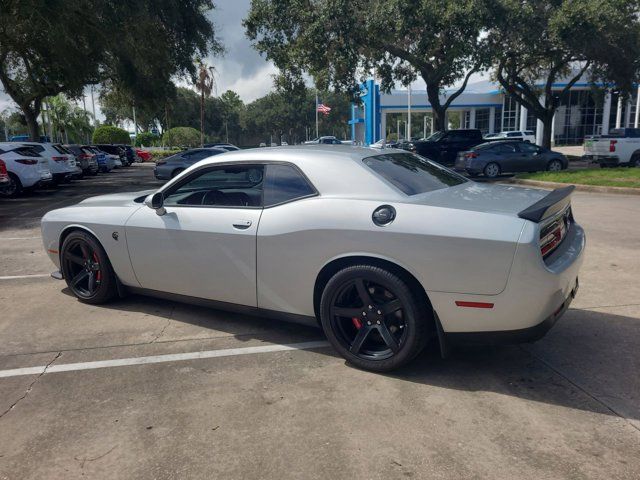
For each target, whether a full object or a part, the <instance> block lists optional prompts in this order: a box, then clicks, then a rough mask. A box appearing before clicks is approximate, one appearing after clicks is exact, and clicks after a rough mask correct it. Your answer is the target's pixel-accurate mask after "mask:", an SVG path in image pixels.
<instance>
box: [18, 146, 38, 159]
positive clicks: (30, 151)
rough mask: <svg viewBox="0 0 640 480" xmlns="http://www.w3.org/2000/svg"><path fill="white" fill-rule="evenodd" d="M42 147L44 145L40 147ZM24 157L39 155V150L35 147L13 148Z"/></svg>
mask: <svg viewBox="0 0 640 480" xmlns="http://www.w3.org/2000/svg"><path fill="white" fill-rule="evenodd" d="M40 148H42V147H40ZM12 151H13V152H16V153H17V154H19V155H22V156H23V157H39V156H40V155H39V154H38V150H37V149H35V148H33V147H19V148H14V149H13V150H12Z"/></svg>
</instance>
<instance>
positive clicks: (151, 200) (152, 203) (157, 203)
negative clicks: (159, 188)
mask: <svg viewBox="0 0 640 480" xmlns="http://www.w3.org/2000/svg"><path fill="white" fill-rule="evenodd" d="M144 204H145V205H146V206H147V207H149V208H152V209H153V210H155V211H156V213H157V214H158V215H164V214H165V213H167V211H166V210H165V208H164V206H163V205H164V195H163V194H162V192H156V193H152V194H151V195H148V196H147V198H145V199H144Z"/></svg>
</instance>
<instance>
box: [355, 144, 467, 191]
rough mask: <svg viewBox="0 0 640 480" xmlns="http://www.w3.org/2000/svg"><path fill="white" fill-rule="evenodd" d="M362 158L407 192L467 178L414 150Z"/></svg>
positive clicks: (440, 187) (438, 186)
mask: <svg viewBox="0 0 640 480" xmlns="http://www.w3.org/2000/svg"><path fill="white" fill-rule="evenodd" d="M362 161H363V162H364V164H365V165H366V166H367V167H369V168H370V169H371V170H373V171H374V172H375V173H376V174H378V175H379V176H381V177H382V178H384V179H385V180H386V181H388V182H389V183H391V184H392V185H393V186H394V187H396V188H397V189H398V190H400V191H401V192H402V193H404V194H405V195H418V194H420V193H425V192H431V191H433V190H440V189H442V188H447V187H453V186H455V185H460V184H461V183H465V182H467V181H468V180H467V179H466V178H464V177H463V176H461V175H458V174H457V173H454V172H452V171H451V170H448V169H446V168H444V167H442V166H440V165H438V164H436V163H433V162H431V161H429V160H426V159H424V158H422V157H419V156H418V155H414V154H412V153H388V154H385V155H376V156H375V157H367V158H365V159H363V160H362Z"/></svg>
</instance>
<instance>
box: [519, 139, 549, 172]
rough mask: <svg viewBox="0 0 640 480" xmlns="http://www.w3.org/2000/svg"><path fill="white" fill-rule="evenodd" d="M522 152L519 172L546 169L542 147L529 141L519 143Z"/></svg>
mask: <svg viewBox="0 0 640 480" xmlns="http://www.w3.org/2000/svg"><path fill="white" fill-rule="evenodd" d="M517 147H518V150H519V151H520V152H521V153H520V160H519V162H518V170H515V171H517V172H535V171H538V170H545V168H546V164H545V159H544V155H541V153H542V149H541V148H540V147H538V146H537V145H533V144H531V143H528V142H522V143H518V145H517Z"/></svg>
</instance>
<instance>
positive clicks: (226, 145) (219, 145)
mask: <svg viewBox="0 0 640 480" xmlns="http://www.w3.org/2000/svg"><path fill="white" fill-rule="evenodd" d="M283 143H285V142H283ZM204 148H221V149H223V150H227V151H229V152H231V151H234V150H240V149H239V148H238V147H236V146H235V145H232V144H230V143H206V144H205V145H204Z"/></svg>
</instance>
